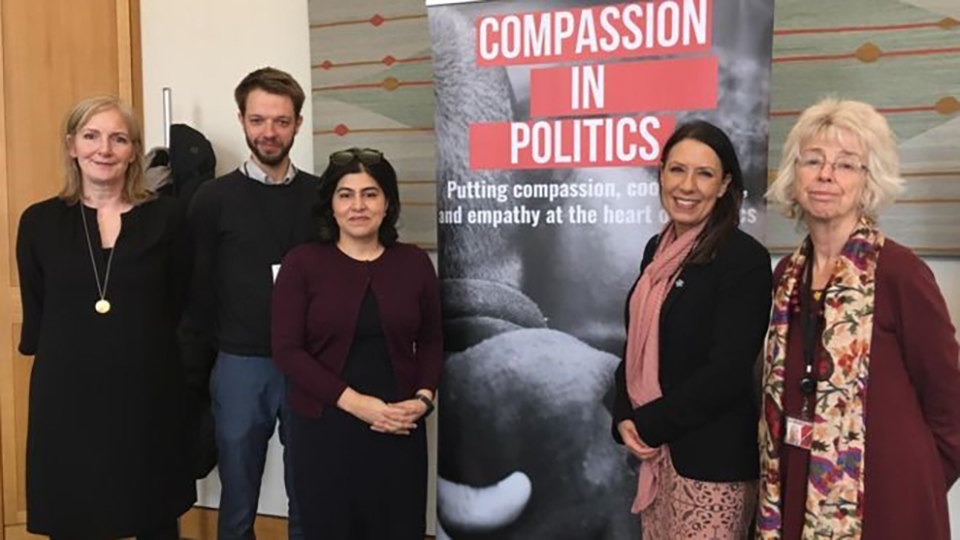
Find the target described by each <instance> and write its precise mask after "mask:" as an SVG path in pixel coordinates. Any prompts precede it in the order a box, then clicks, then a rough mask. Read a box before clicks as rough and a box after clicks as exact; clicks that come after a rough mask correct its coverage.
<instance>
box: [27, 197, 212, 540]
mask: <svg viewBox="0 0 960 540" xmlns="http://www.w3.org/2000/svg"><path fill="white" fill-rule="evenodd" d="M81 209H82V211H83V212H85V216H86V220H87V225H88V227H89V232H90V240H91V244H92V247H93V256H94V258H95V260H96V266H97V269H98V270H99V273H100V281H101V283H103V280H104V278H105V275H104V274H105V270H106V265H107V261H108V259H109V251H106V252H105V251H104V250H102V249H101V245H102V244H101V241H100V234H99V228H98V227H97V212H96V210H94V209H91V208H87V207H86V206H83V205H68V204H66V203H65V202H63V201H62V200H59V199H50V200H47V201H43V202H41V203H37V204H35V205H33V206H31V207H30V208H28V209H27V210H26V211H25V212H24V214H23V216H22V217H21V220H20V228H19V233H18V239H17V263H18V267H19V274H20V286H21V296H22V299H23V327H22V331H21V336H20V347H19V349H20V352H21V353H23V354H26V355H36V359H35V362H34V366H33V372H32V374H31V378H30V400H29V404H30V410H29V421H28V428H27V530H29V531H30V532H32V533H37V534H44V535H50V536H58V537H74V538H78V537H79V538H116V537H123V536H136V535H138V534H144V533H148V532H151V531H155V530H157V529H160V528H163V527H165V526H166V525H167V524H169V523H170V522H171V520H173V519H176V517H178V516H180V515H181V514H182V513H183V512H185V511H186V510H187V509H188V508H189V507H190V506H191V505H192V504H193V502H194V500H195V499H196V488H195V483H194V481H193V478H192V475H191V474H190V471H189V468H188V460H187V457H188V446H187V445H186V444H185V437H184V435H185V431H184V430H185V427H186V426H185V422H184V420H185V417H184V413H185V402H184V400H185V388H184V380H183V370H182V367H181V364H180V360H179V352H178V347H177V340H176V333H175V332H176V324H177V322H178V319H179V317H180V313H181V310H182V307H183V303H184V300H185V295H186V291H187V284H188V278H189V276H188V274H189V271H190V259H191V257H190V255H191V251H190V248H189V237H188V236H187V234H186V227H185V226H184V225H185V220H184V212H183V209H182V207H181V205H180V203H179V202H177V201H175V200H172V199H157V200H154V201H150V202H147V203H144V204H142V205H139V206H136V207H134V208H133V209H131V210H130V211H129V212H127V213H125V214H123V216H122V226H121V231H120V235H119V236H118V238H117V241H116V243H115V246H114V253H113V261H112V263H111V268H110V277H109V281H108V283H107V291H106V299H107V300H109V301H110V303H111V309H110V311H109V312H108V313H106V314H99V313H97V312H96V311H95V310H94V303H95V302H96V301H97V300H98V299H99V295H98V291H97V281H96V279H95V278H94V273H93V272H94V270H93V265H92V263H91V255H90V248H88V245H87V238H86V234H85V232H84V226H83V222H82V220H81V214H80V212H81Z"/></svg>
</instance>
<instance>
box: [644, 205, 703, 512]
mask: <svg viewBox="0 0 960 540" xmlns="http://www.w3.org/2000/svg"><path fill="white" fill-rule="evenodd" d="M705 225H706V222H704V223H701V224H700V225H699V226H697V227H695V228H693V229H691V230H689V231H687V232H685V233H683V235H681V236H680V237H679V238H677V235H676V231H675V229H674V226H673V222H670V223H668V224H667V226H666V227H665V228H664V230H663V232H662V233H661V234H660V238H661V239H660V245H659V246H657V252H656V254H654V256H653V260H652V261H651V262H650V264H648V265H647V267H646V269H644V271H643V275H642V276H641V277H640V282H639V283H637V286H636V288H635V289H634V291H633V295H632V296H631V297H630V325H629V327H628V328H627V366H626V367H627V393H628V394H629V395H630V403H631V404H632V405H633V407H634V408H638V407H640V406H642V405H645V404H647V403H649V402H651V401H653V400H655V399H658V398H660V397H661V396H662V395H663V394H662V392H661V390H660V310H661V309H662V308H663V301H664V300H665V299H666V298H667V293H669V292H670V287H672V286H673V283H674V281H676V279H677V275H678V274H680V269H681V267H682V266H683V262H684V261H685V260H686V258H687V255H689V254H690V252H691V251H692V250H693V247H694V246H695V245H696V244H697V238H698V237H699V236H700V232H701V231H702V230H703V228H704V226H705ZM640 438H641V439H643V433H640ZM667 452H669V449H668V448H667V446H666V445H663V446H660V447H659V448H657V452H656V455H654V457H652V458H650V459H647V460H644V461H643V462H642V463H641V464H640V475H639V480H638V484H639V485H638V486H637V498H636V499H634V501H633V508H631V511H632V512H633V513H635V514H636V513H639V512H641V511H643V510H644V509H646V508H647V507H648V506H650V503H652V502H653V500H654V498H656V496H657V490H658V482H657V479H658V476H659V469H660V465H661V463H663V460H664V459H665V458H666V456H667Z"/></svg>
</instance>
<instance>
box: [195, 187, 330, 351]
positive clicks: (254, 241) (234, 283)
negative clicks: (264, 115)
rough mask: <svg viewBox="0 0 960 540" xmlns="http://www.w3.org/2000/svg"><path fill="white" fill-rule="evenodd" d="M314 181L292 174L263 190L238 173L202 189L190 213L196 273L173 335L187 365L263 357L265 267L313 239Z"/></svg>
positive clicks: (268, 272)
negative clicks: (218, 356)
mask: <svg viewBox="0 0 960 540" xmlns="http://www.w3.org/2000/svg"><path fill="white" fill-rule="evenodd" d="M319 180H320V179H319V178H317V177H316V176H313V175H311V174H307V173H305V172H303V171H299V172H298V173H297V175H296V176H295V177H294V178H293V180H292V181H291V182H290V183H289V184H283V185H267V184H264V183H262V182H258V181H256V180H253V179H251V178H248V177H246V176H244V175H243V173H242V172H241V171H240V170H236V171H233V172H232V173H230V174H228V175H226V176H223V177H221V178H218V179H216V180H212V181H210V182H207V183H205V184H203V185H202V186H201V187H200V189H199V190H198V191H197V194H196V196H195V197H194V199H193V202H192V204H191V206H190V212H189V221H190V224H191V227H192V228H193V230H194V236H195V238H196V248H197V249H196V271H195V278H194V283H193V287H192V290H191V302H190V307H189V311H188V313H187V317H186V320H185V321H184V325H183V327H182V328H181V335H182V336H183V338H184V343H185V345H186V349H185V354H187V355H188V358H187V361H188V362H189V364H190V365H197V364H204V363H205V362H206V361H208V360H209V358H206V357H207V356H208V354H209V351H210V350H211V349H216V348H217V347H218V348H219V349H220V350H222V351H224V352H228V353H231V354H236V355H249V356H270V355H271V349H270V296H271V293H272V290H273V269H272V266H273V265H275V264H279V263H280V261H281V259H282V258H283V256H284V255H285V254H286V253H287V251H289V250H290V249H291V248H293V247H294V246H297V245H299V244H302V243H304V242H306V241H308V240H312V239H314V238H316V235H317V231H316V227H315V225H314V223H315V221H314V219H313V217H312V209H313V207H314V205H316V203H317V201H318V195H317V187H318V184H319Z"/></svg>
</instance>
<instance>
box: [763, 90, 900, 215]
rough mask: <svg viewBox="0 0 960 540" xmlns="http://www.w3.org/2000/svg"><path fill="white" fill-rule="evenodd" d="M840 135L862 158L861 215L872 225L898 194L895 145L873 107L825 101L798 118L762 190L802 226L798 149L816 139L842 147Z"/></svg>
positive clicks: (898, 166)
mask: <svg viewBox="0 0 960 540" xmlns="http://www.w3.org/2000/svg"><path fill="white" fill-rule="evenodd" d="M843 132H848V133H850V134H852V135H853V136H854V137H856V139H857V140H858V141H859V142H860V145H861V146H862V147H863V149H864V151H865V152H866V154H867V155H866V156H865V158H866V160H867V162H866V166H867V171H866V173H867V183H866V186H864V190H863V200H861V201H860V205H861V207H862V211H863V214H864V215H865V216H866V217H868V218H870V219H871V220H874V221H875V220H876V219H877V215H878V214H879V213H880V210H881V209H883V208H884V207H886V206H888V205H889V204H891V203H892V202H893V201H894V200H896V198H897V196H898V195H899V194H900V193H901V192H902V191H903V179H902V178H900V156H899V154H898V152H897V140H896V137H895V136H894V134H893V131H891V129H890V125H889V124H887V120H886V118H884V117H883V115H882V114H880V113H879V112H877V110H876V109H874V108H873V106H871V105H868V104H866V103H863V102H860V101H852V100H840V99H836V98H832V97H831V98H826V99H823V100H821V101H819V102H818V103H816V104H814V105H812V106H810V107H808V108H807V109H806V110H805V111H803V113H801V114H800V118H798V119H797V123H796V124H794V126H793V128H792V129H791V130H790V134H789V135H787V141H786V143H784V145H783V157H782V158H781V160H780V168H779V170H778V171H777V178H776V180H774V181H773V184H771V185H770V189H768V190H767V194H766V197H767V200H768V201H769V202H771V203H773V204H775V205H777V206H780V207H781V210H782V211H783V213H784V215H786V216H787V217H791V218H794V219H796V220H797V222H798V223H802V221H803V219H804V217H805V213H804V211H803V209H802V208H800V205H799V204H798V203H797V200H796V195H795V188H796V181H797V174H796V173H797V160H798V159H799V158H800V148H801V147H803V146H804V145H805V144H807V143H809V142H810V141H812V140H814V139H820V138H826V139H831V140H835V141H839V142H843Z"/></svg>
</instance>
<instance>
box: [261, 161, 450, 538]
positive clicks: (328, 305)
mask: <svg viewBox="0 0 960 540" xmlns="http://www.w3.org/2000/svg"><path fill="white" fill-rule="evenodd" d="M399 215H400V198H399V195H398V189H397V175H396V172H395V171H394V169H393V167H392V166H391V165H390V163H389V162H388V161H387V160H386V158H384V156H383V154H382V153H381V152H379V151H377V150H371V149H358V148H351V149H349V150H343V151H339V152H335V153H333V154H332V155H331V156H330V164H329V166H328V167H327V170H326V171H325V172H324V173H323V176H322V178H321V182H320V203H319V204H318V205H317V210H316V216H317V220H318V225H319V231H320V234H319V239H318V241H317V242H314V243H310V244H306V245H303V246H301V247H299V248H296V249H294V250H293V251H291V252H290V253H289V254H288V255H287V256H286V257H285V258H284V260H283V264H282V267H281V269H280V271H279V274H278V276H277V282H276V285H275V287H274V291H273V322H272V325H273V326H272V335H273V354H274V360H275V361H276V363H277V365H278V366H279V367H280V369H281V370H282V371H283V372H284V373H286V374H287V376H288V378H289V382H290V391H289V400H290V407H291V409H292V411H293V413H294V414H293V419H292V422H291V430H290V438H291V441H289V442H288V444H289V445H290V451H291V457H292V459H293V465H294V467H295V468H296V471H297V475H296V479H295V481H294V484H295V485H294V489H295V490H296V494H297V497H298V501H299V504H300V507H301V508H302V519H303V532H304V536H305V537H306V538H307V539H323V540H348V539H350V540H353V539H361V538H370V539H373V538H392V539H397V540H422V539H423V537H424V528H425V527H424V518H425V515H426V498H427V446H426V433H425V431H426V430H425V428H424V418H425V417H426V416H427V415H428V414H429V413H430V412H431V411H432V410H433V397H434V393H435V391H436V387H437V383H438V382H439V380H440V370H441V361H442V351H443V346H442V343H441V321H440V292H439V290H440V289H439V284H438V281H437V277H436V273H435V272H434V269H433V264H432V263H431V262H430V259H429V258H428V257H427V254H426V253H424V252H423V251H422V250H420V249H419V248H417V247H414V246H412V245H409V244H403V243H400V242H397V241H396V240H397V230H396V223H397V218H398V217H399Z"/></svg>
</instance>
